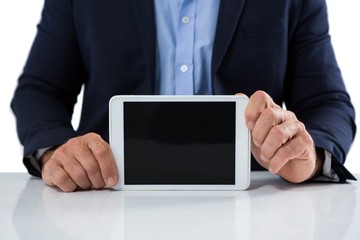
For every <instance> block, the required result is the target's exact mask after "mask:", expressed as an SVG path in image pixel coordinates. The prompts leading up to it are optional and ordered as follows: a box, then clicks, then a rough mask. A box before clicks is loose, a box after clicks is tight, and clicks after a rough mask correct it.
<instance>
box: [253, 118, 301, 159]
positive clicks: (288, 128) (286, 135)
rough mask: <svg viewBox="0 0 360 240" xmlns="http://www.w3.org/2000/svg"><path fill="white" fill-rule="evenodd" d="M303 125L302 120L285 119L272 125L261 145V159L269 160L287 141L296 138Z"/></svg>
mask: <svg viewBox="0 0 360 240" xmlns="http://www.w3.org/2000/svg"><path fill="white" fill-rule="evenodd" d="M301 129H302V126H301V123H300V122H295V123H293V122H290V121H285V122H283V123H281V124H279V125H276V126H274V127H272V128H271V129H270V131H269V133H268V135H267V136H266V138H265V140H264V142H263V143H262V145H261V153H260V154H261V159H262V160H263V161H265V162H267V160H268V159H270V158H272V157H273V155H274V154H275V153H276V151H277V150H278V149H279V148H280V147H281V146H282V145H284V144H285V143H286V142H287V141H289V140H290V139H292V138H294V137H295V136H296V135H297V134H298V132H299V131H301Z"/></svg>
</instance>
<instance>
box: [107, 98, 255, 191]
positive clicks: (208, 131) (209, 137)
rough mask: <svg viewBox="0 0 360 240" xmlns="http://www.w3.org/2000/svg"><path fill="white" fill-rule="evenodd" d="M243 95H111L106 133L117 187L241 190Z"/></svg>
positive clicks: (246, 154)
mask: <svg viewBox="0 0 360 240" xmlns="http://www.w3.org/2000/svg"><path fill="white" fill-rule="evenodd" d="M247 103H248V98H247V97H246V96H216V95H212V96H164V95H163V96H114V97H113V98H112V99H111V100H110V103H109V131H110V133H109V136H110V146H111V149H112V151H113V154H114V157H115V161H116V165H117V168H118V172H119V182H118V184H117V185H116V186H115V187H114V189H117V190H244V189H246V188H247V187H248V186H249V184H250V132H249V130H248V129H247V127H246V125H245V116H244V110H245V107H246V105H247Z"/></svg>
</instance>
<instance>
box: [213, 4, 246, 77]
mask: <svg viewBox="0 0 360 240" xmlns="http://www.w3.org/2000/svg"><path fill="white" fill-rule="evenodd" d="M245 2H246V0H222V1H221V2H220V9H219V16H218V23H217V27H216V34H215V40H214V48H213V56H212V65H211V68H212V70H211V71H212V76H214V74H215V72H216V70H217V69H218V67H219V65H220V63H221V61H222V59H223V57H224V55H225V53H226V50H227V49H228V47H229V44H230V42H231V39H232V37H233V35H234V32H235V29H236V27H237V25H238V24H239V20H240V16H241V13H242V10H243V8H244V5H245Z"/></svg>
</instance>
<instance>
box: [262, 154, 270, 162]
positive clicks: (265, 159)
mask: <svg viewBox="0 0 360 240" xmlns="http://www.w3.org/2000/svg"><path fill="white" fill-rule="evenodd" d="M260 157H261V160H263V161H264V162H268V161H269V159H268V158H267V157H265V156H264V155H260Z"/></svg>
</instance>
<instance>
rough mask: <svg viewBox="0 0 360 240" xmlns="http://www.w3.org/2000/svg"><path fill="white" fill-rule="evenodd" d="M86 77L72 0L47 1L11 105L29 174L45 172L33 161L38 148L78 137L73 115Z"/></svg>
mask: <svg viewBox="0 0 360 240" xmlns="http://www.w3.org/2000/svg"><path fill="white" fill-rule="evenodd" d="M85 78H86V71H85V69H84V67H83V64H82V59H81V54H80V50H79V46H78V44H77V40H76V33H75V27H74V21H73V16H72V5H71V1H70V0H62V1H58V0H46V1H45V4H44V8H43V12H42V18H41V21H40V23H39V24H38V31H37V35H36V38H35V40H34V42H33V45H32V48H31V51H30V53H29V56H28V59H27V62H26V64H25V67H24V70H23V73H22V74H21V76H20V77H19V79H18V86H17V88H16V90H15V93H14V96H13V100H12V103H11V107H12V109H13V112H14V114H15V117H16V121H17V132H18V136H19V139H20V142H21V144H22V145H23V146H24V164H25V166H26V167H27V168H28V171H29V173H30V174H32V175H38V176H39V175H40V173H39V171H38V170H36V169H34V168H33V165H32V164H31V163H30V159H31V155H32V154H33V153H34V151H36V150H37V149H40V148H44V147H49V146H56V145H60V144H63V143H64V142H66V141H67V140H68V139H70V138H72V137H74V136H76V135H77V134H76V131H75V130H74V129H73V127H72V125H71V118H72V113H73V108H74V105H75V103H76V100H77V95H78V94H79V92H80V89H81V86H82V83H83V82H84V80H85Z"/></svg>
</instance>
